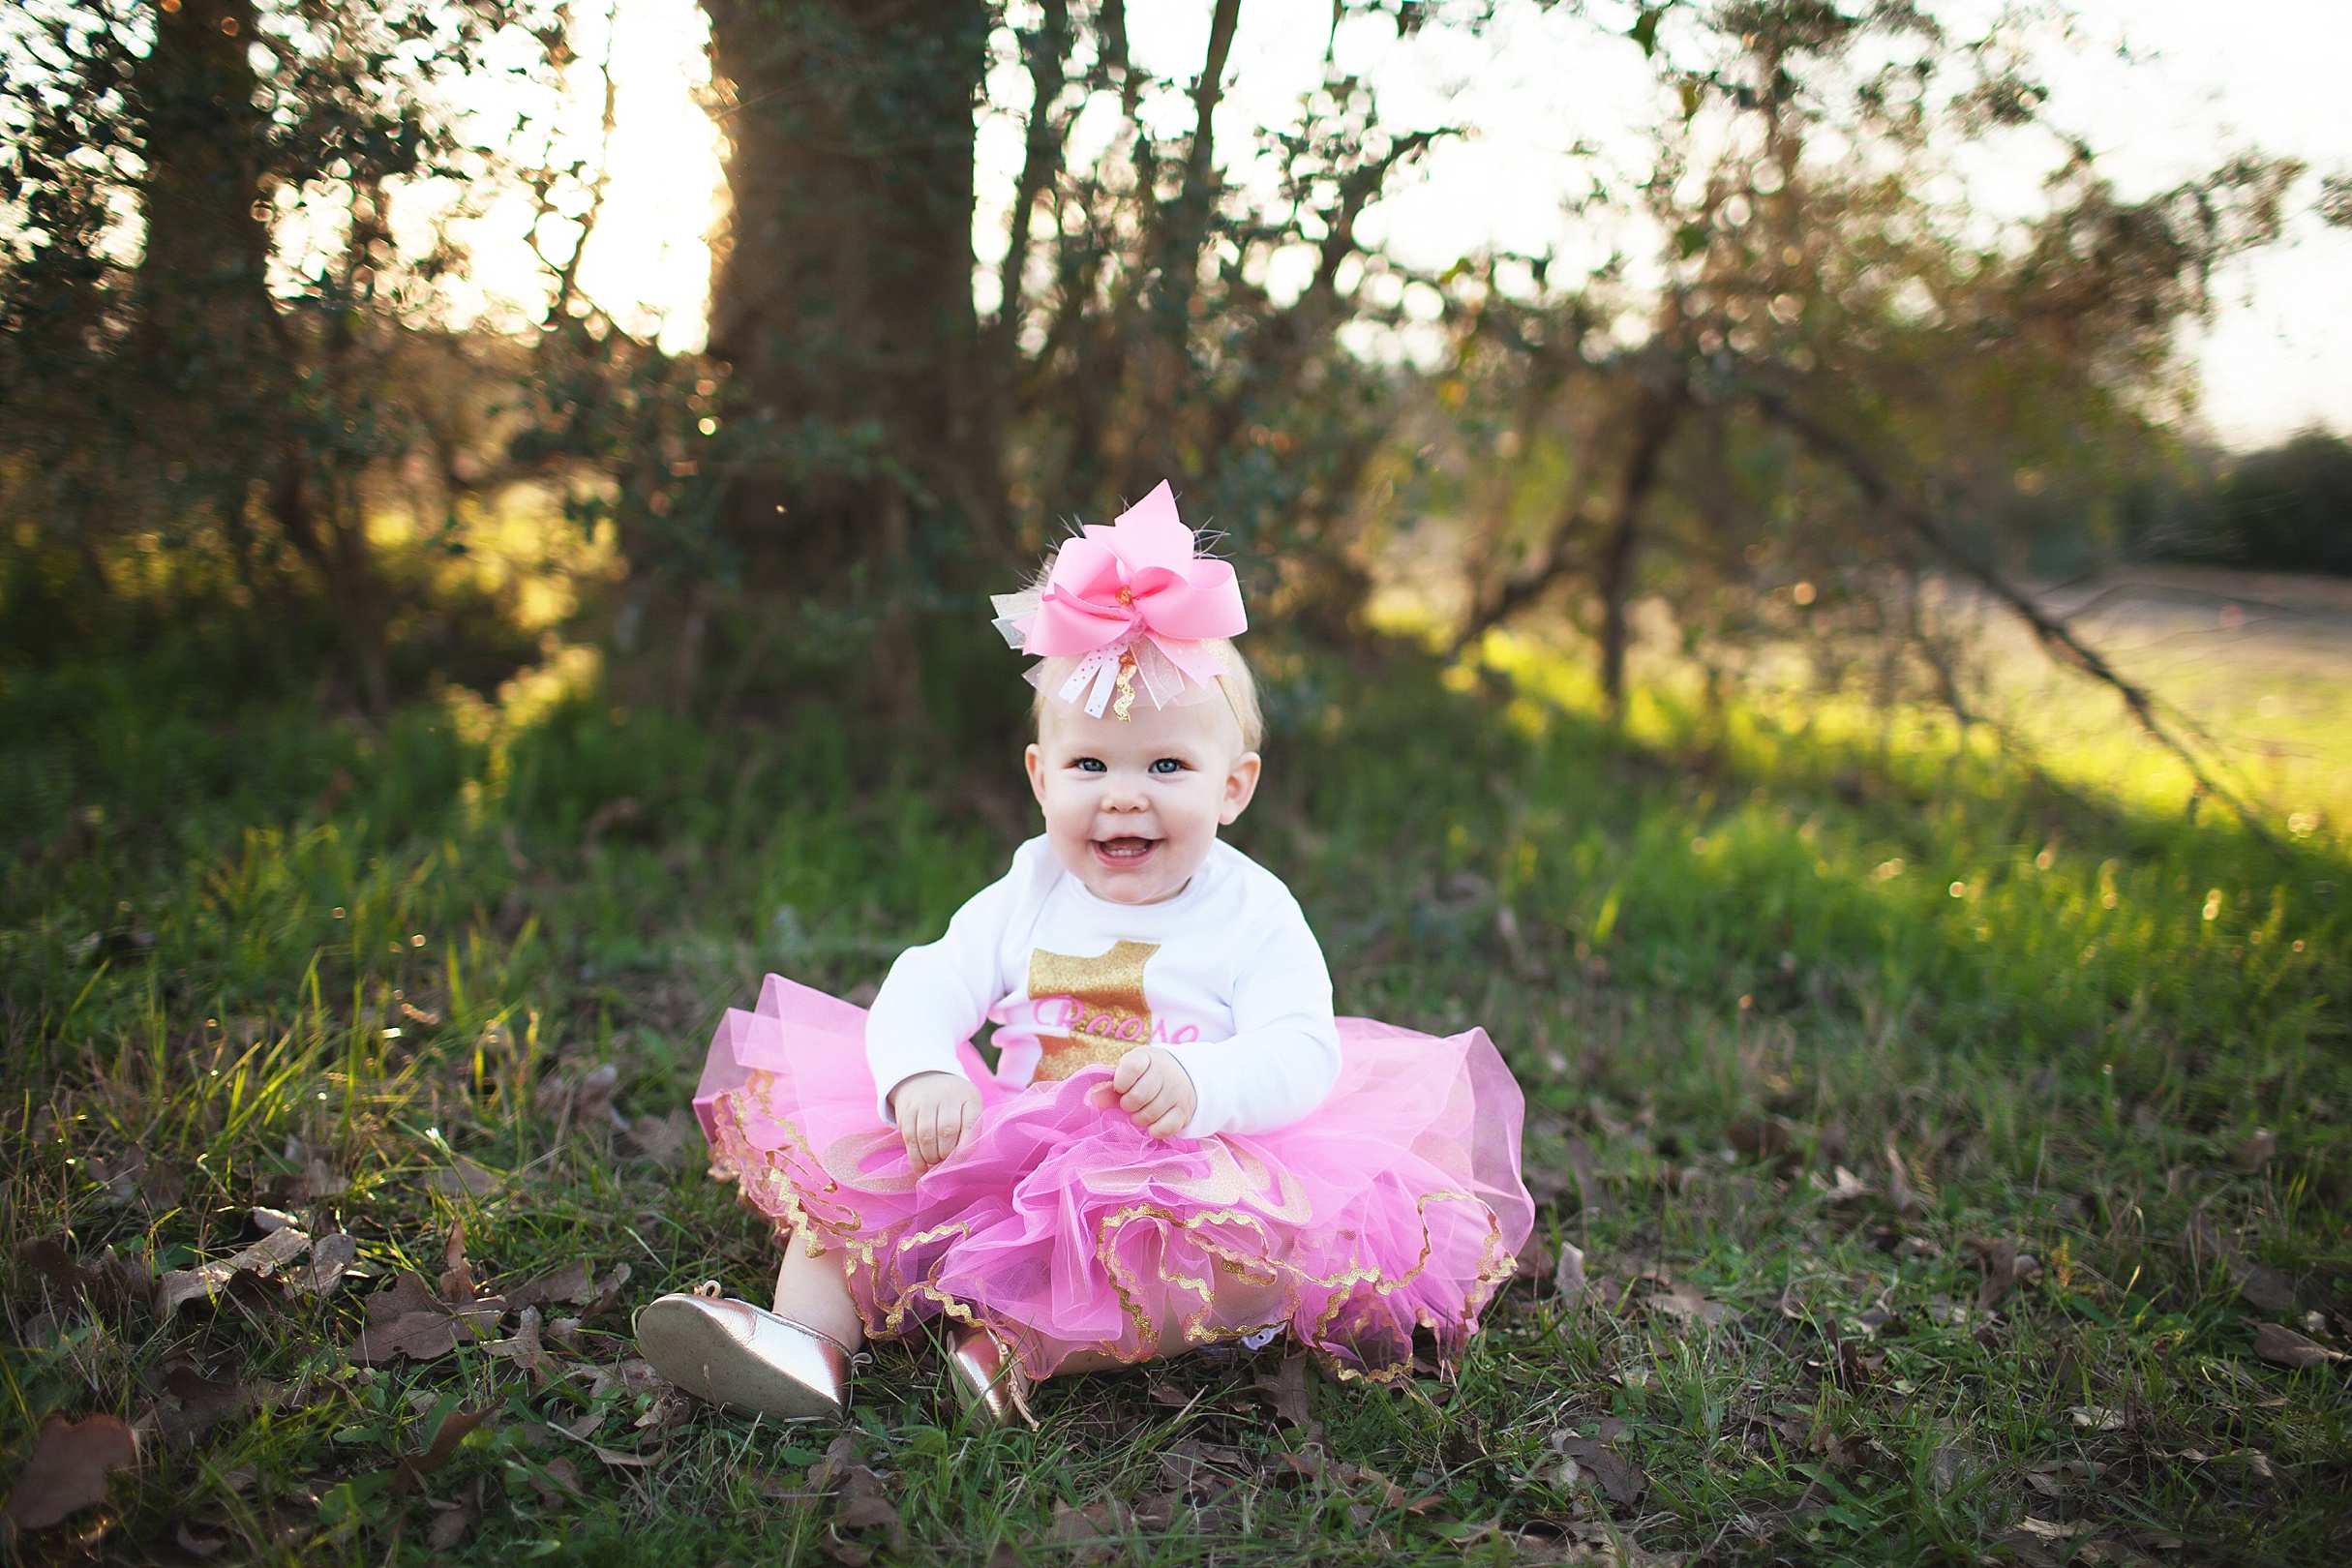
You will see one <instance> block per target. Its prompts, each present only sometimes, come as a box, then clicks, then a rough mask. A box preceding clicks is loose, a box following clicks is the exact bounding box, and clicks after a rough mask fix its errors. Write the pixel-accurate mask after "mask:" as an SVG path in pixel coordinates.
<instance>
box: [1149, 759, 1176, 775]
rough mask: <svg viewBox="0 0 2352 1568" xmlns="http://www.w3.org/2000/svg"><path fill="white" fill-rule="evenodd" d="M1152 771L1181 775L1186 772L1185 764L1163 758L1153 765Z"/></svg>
mask: <svg viewBox="0 0 2352 1568" xmlns="http://www.w3.org/2000/svg"><path fill="white" fill-rule="evenodd" d="M1152 771H1153V772H1155V773H1181V772H1183V771H1184V764H1182V763H1180V762H1178V761H1177V760H1176V759H1175V758H1173V757H1162V758H1161V759H1160V760H1159V761H1158V762H1156V763H1154V764H1152Z"/></svg>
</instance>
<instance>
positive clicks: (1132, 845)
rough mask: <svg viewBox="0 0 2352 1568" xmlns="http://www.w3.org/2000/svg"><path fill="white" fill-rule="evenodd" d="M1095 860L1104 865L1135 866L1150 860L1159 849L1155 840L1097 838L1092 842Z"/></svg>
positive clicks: (1158, 843) (1158, 844)
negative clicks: (1153, 852) (1152, 854)
mask: <svg viewBox="0 0 2352 1568" xmlns="http://www.w3.org/2000/svg"><path fill="white" fill-rule="evenodd" d="M1094 845H1095V859H1098V860H1101V862H1102V863H1103V864H1104V865H1135V864H1139V863H1140V862H1142V861H1143V860H1146V859H1150V858H1151V853H1152V851H1154V850H1156V849H1158V848H1159V847H1160V840H1159V839H1157V838H1134V837H1127V838H1098V839H1096V840H1095V841H1094Z"/></svg>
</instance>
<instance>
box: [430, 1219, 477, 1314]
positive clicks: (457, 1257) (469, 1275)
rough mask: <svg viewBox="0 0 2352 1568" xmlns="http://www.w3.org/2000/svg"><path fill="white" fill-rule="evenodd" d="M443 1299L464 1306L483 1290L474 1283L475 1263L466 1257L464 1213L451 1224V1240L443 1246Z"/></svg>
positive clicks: (441, 1280) (441, 1281)
mask: <svg viewBox="0 0 2352 1568" xmlns="http://www.w3.org/2000/svg"><path fill="white" fill-rule="evenodd" d="M440 1286H441V1300H443V1301H445V1302H449V1303H451V1304H453V1305H458V1306H463V1305H464V1304H465V1303H467V1302H469V1301H471V1300H473V1299H474V1297H476V1296H478V1295H480V1294H481V1293H482V1292H481V1290H480V1288H479V1287H478V1286H476V1285H475V1283H474V1279H473V1265H472V1264H471V1263H470V1262H468V1261H467V1258H466V1220H465V1217H464V1216H463V1215H461V1216H459V1217H458V1218H457V1219H456V1220H454V1221H451V1222H450V1225H449V1240H448V1242H447V1243H446V1244H445V1245H444V1246H443V1247H442V1248H441V1279H440Z"/></svg>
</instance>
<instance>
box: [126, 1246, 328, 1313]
mask: <svg viewBox="0 0 2352 1568" xmlns="http://www.w3.org/2000/svg"><path fill="white" fill-rule="evenodd" d="M310 1250H311V1238H310V1237H309V1236H307V1235H305V1234H304V1233H303V1232H301V1231H299V1230H296V1229H293V1228H291V1227H288V1228H286V1229H285V1230H273V1231H271V1232H270V1233H269V1234H268V1235H266V1236H264V1237H262V1238H261V1239H260V1240H259V1241H257V1242H256V1243H254V1244H253V1245H252V1246H251V1247H248V1248H246V1249H245V1250H244V1251H241V1252H238V1253H237V1254H236V1255H234V1256H233V1257H226V1258H223V1259H221V1260H220V1261H219V1262H215V1263H200V1264H198V1265H197V1266H196V1267H195V1268H193V1269H174V1270H172V1271H171V1272H170V1273H168V1274H166V1275H165V1276H164V1278H163V1282H162V1283H161V1284H159V1285H158V1286H157V1287H156V1293H155V1315H156V1316H158V1317H163V1318H168V1317H170V1316H171V1314H172V1313H174V1312H178V1311H179V1310H180V1309H181V1308H182V1307H185V1306H186V1305H188V1303H190V1302H192V1301H210V1300H211V1299H212V1298H213V1297H215V1296H217V1295H218V1294H220V1293H221V1292H222V1291H224V1290H226V1289H227V1288H228V1286H229V1285H230V1284H231V1283H232V1282H235V1280H236V1278H237V1276H239V1275H249V1276H251V1277H252V1278H254V1279H256V1280H267V1279H271V1278H273V1277H275V1276H276V1275H277V1274H278V1272H279V1271H280V1270H282V1269H284V1268H285V1267H286V1265H287V1264H288V1263H291V1262H293V1261H294V1259H296V1258H298V1257H300V1256H301V1255H302V1254H303V1253H305V1252H307V1251H310Z"/></svg>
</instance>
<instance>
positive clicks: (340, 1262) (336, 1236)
mask: <svg viewBox="0 0 2352 1568" xmlns="http://www.w3.org/2000/svg"><path fill="white" fill-rule="evenodd" d="M358 1261H359V1243H358V1242H356V1241H354V1240H353V1239H352V1238H351V1237H349V1236H347V1235H346V1234H344V1233H343V1232H342V1231H340V1230H338V1231H333V1232H330V1233H329V1234H327V1235H324V1236H321V1237H319V1238H318V1239H317V1241H315V1242H313V1243H311V1260H310V1266H309V1267H308V1268H307V1269H297V1270H294V1271H291V1272H289V1273H288V1274H287V1275H286V1282H287V1283H288V1284H290V1285H292V1286H293V1287H294V1288H295V1289H296V1290H300V1291H303V1292H305V1293H306V1294H309V1295H313V1296H331V1295H333V1294H334V1293H335V1292H336V1290H337V1289H338V1288H339V1287H340V1286H341V1285H342V1284H343V1282H344V1280H345V1278H346V1277H347V1276H348V1275H349V1274H350V1272H351V1265H352V1264H354V1263H357V1262H358Z"/></svg>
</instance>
